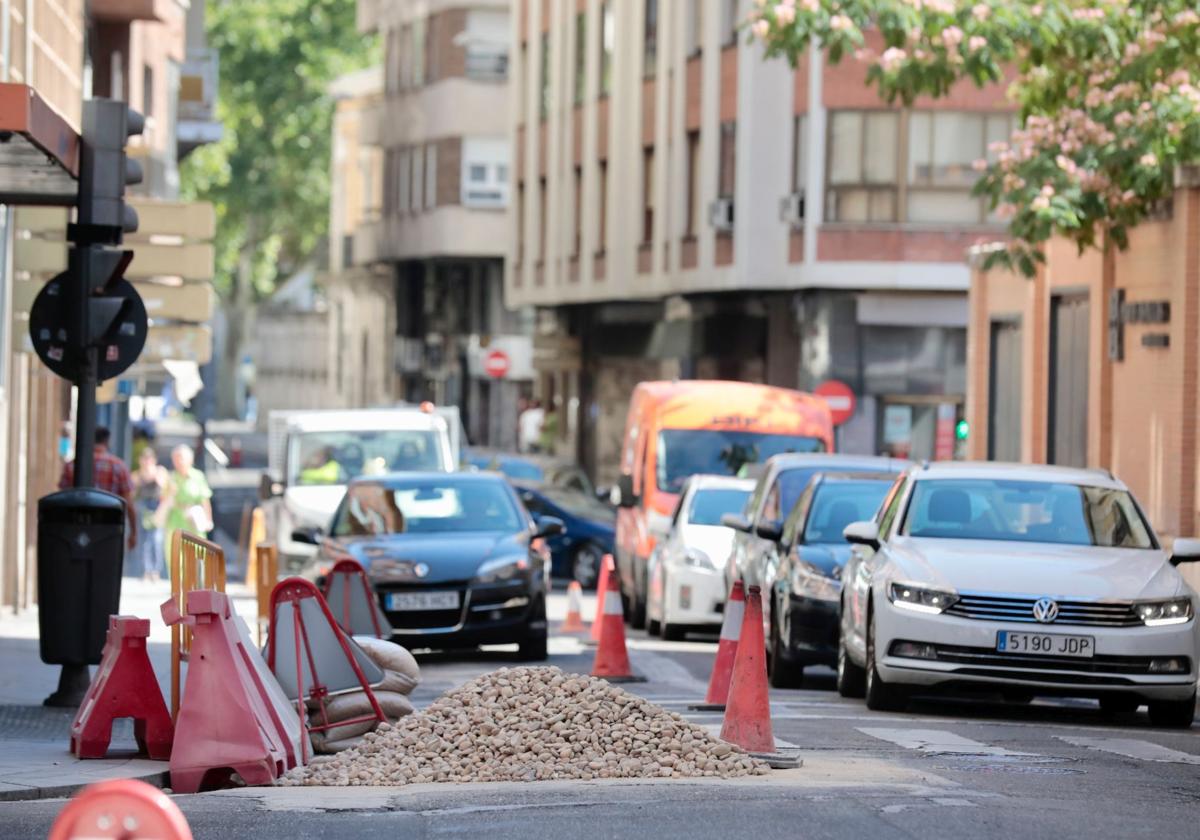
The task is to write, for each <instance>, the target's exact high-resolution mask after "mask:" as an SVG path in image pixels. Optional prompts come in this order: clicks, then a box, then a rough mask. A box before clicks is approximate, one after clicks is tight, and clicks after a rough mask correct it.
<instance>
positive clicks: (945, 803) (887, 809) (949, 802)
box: [879, 796, 979, 814]
mask: <svg viewBox="0 0 1200 840" xmlns="http://www.w3.org/2000/svg"><path fill="white" fill-rule="evenodd" d="M929 805H934V806H937V807H941V808H977V807H979V806H977V805H976V804H975V803H974V802H972V801H971V800H969V799H962V798H960V797H955V796H934V797H932V798H930V799H926V800H923V801H919V802H899V803H896V804H895V805H884V806H883V807H882V808H880V809H879V810H880V812H881V813H884V814H899V813H902V812H904V811H911V810H913V809H914V808H924V807H926V806H929Z"/></svg>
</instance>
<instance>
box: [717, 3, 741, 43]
mask: <svg viewBox="0 0 1200 840" xmlns="http://www.w3.org/2000/svg"><path fill="white" fill-rule="evenodd" d="M718 2H719V3H720V4H721V31H722V32H723V33H724V35H723V37H722V39H721V43H722V44H723V45H724V46H726V47H730V46H733V45H734V44H736V43H737V36H738V0H718Z"/></svg>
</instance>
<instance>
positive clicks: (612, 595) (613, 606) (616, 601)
mask: <svg viewBox="0 0 1200 840" xmlns="http://www.w3.org/2000/svg"><path fill="white" fill-rule="evenodd" d="M604 614H605V615H624V610H622V609H621V593H620V592H605V593H604Z"/></svg>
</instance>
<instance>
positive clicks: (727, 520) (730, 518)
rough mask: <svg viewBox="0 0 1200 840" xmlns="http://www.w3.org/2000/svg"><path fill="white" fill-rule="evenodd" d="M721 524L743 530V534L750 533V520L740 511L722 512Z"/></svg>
mask: <svg viewBox="0 0 1200 840" xmlns="http://www.w3.org/2000/svg"><path fill="white" fill-rule="evenodd" d="M721 524H722V525H724V526H725V527H726V528H732V529H733V530H735V531H741V532H742V533H743V534H749V533H750V520H749V519H747V518H746V517H744V516H742V515H741V514H740V513H725V514H722V515H721Z"/></svg>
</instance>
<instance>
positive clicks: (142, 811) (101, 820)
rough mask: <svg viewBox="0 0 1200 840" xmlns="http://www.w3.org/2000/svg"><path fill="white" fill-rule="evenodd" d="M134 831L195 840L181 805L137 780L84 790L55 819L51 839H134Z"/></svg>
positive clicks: (163, 839) (157, 838)
mask: <svg viewBox="0 0 1200 840" xmlns="http://www.w3.org/2000/svg"><path fill="white" fill-rule="evenodd" d="M126 832H129V833H126ZM134 832H136V836H138V837H144V838H147V840H150V839H151V838H153V840H192V832H191V829H189V828H188V824H187V820H186V819H185V818H184V816H183V812H182V811H180V810H179V806H178V805H176V804H175V803H174V802H172V801H171V798H170V797H169V796H167V795H166V794H165V793H163V792H162V791H161V790H159V789H158V788H155V787H151V786H150V785H148V784H146V783H145V782H139V781H137V780H136V779H114V780H112V781H108V782H97V783H96V784H94V785H90V786H88V787H86V788H84V789H83V792H82V793H80V794H79V795H78V796H76V797H75V798H74V799H72V800H71V801H70V802H68V803H67V805H66V807H65V808H63V809H62V811H60V812H59V814H58V816H57V817H56V818H55V820H54V824H53V825H52V826H50V840H73V838H76V837H97V838H99V837H133V836H134Z"/></svg>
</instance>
